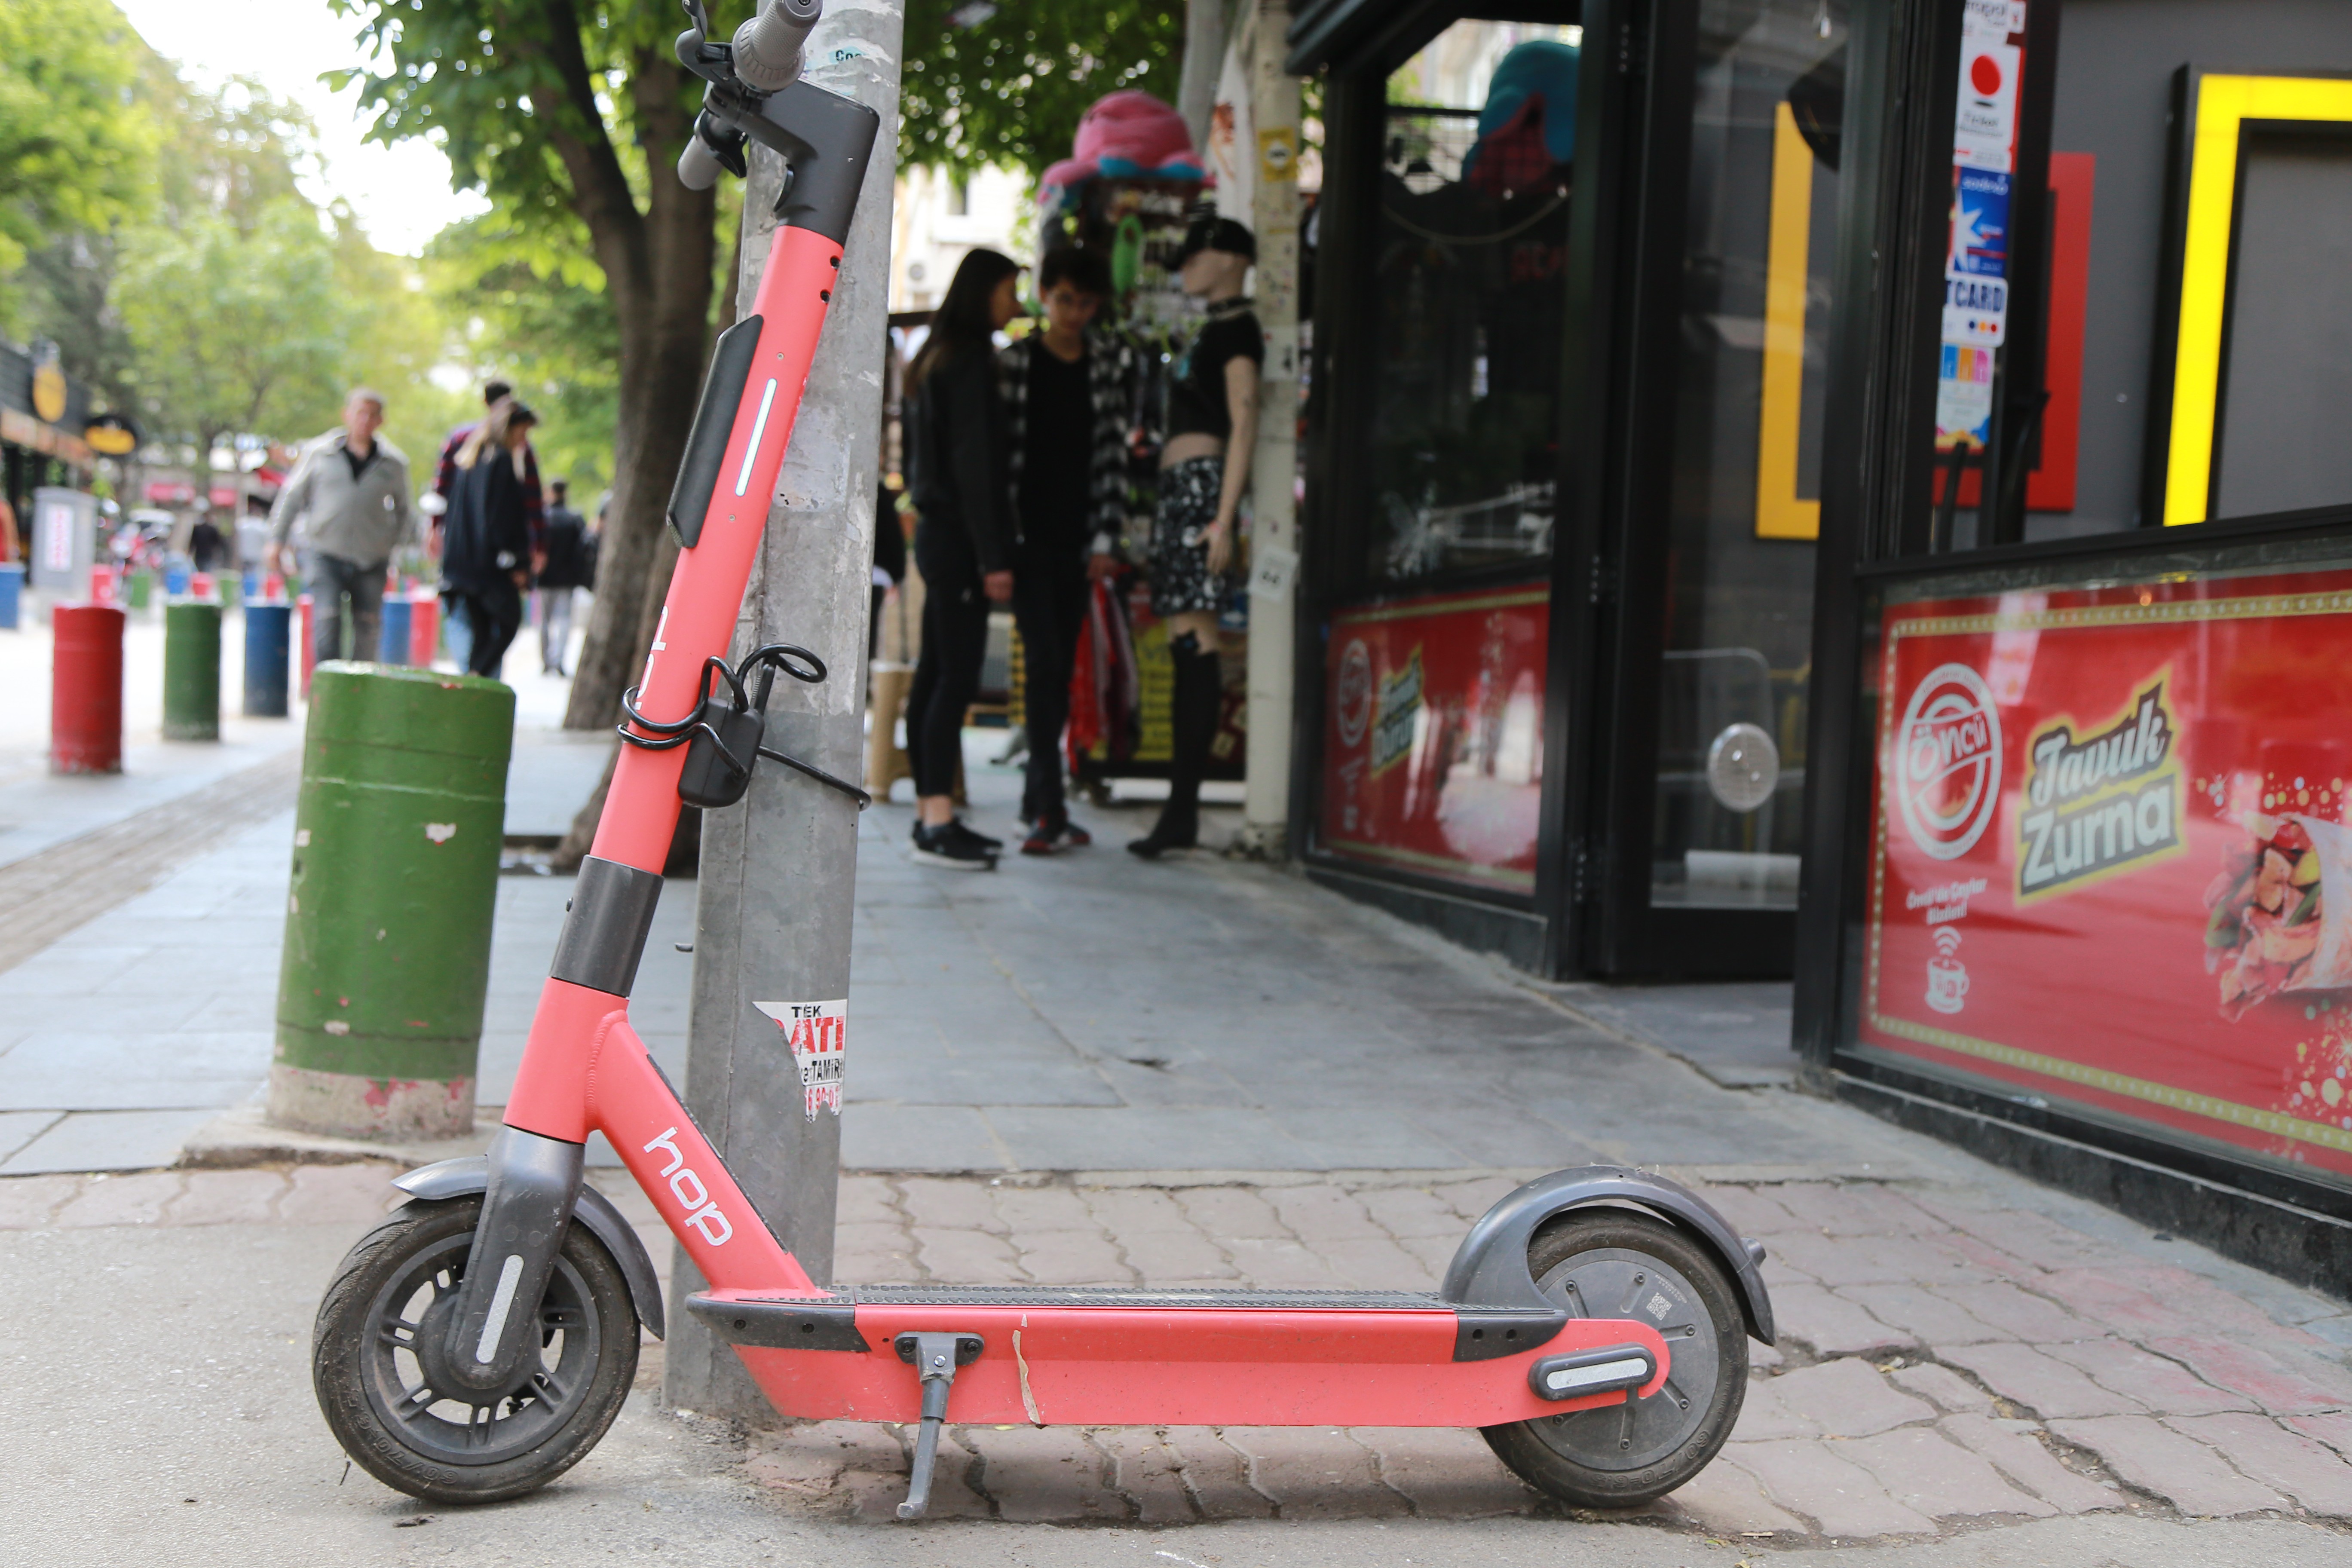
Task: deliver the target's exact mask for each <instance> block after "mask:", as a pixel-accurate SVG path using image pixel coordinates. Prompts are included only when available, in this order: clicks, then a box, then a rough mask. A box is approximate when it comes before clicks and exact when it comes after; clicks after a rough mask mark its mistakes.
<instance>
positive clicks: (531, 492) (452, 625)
mask: <svg viewBox="0 0 2352 1568" xmlns="http://www.w3.org/2000/svg"><path fill="white" fill-rule="evenodd" d="M513 395H514V387H513V386H512V385H511V384H509V383H506V382H503V381H488V382H485V383H483V384H482V405H483V407H484V408H485V409H486V410H487V409H492V408H496V407H497V406H498V405H499V404H500V403H503V402H505V401H506V400H507V399H508V398H510V397H512V396H513ZM480 428H481V421H479V420H476V421H475V422H474V423H472V424H470V425H460V426H457V428H456V429H454V430H452V431H450V432H449V434H448V436H447V437H445V438H444V439H443V440H442V443H441V466H440V468H439V469H438V470H437V471H436V474H435V475H434V479H433V499H432V500H430V501H428V502H427V503H426V508H427V510H430V511H432V513H433V514H434V516H433V546H432V547H433V550H434V551H435V552H436V553H438V552H440V551H441V550H442V549H443V547H444V546H443V538H442V535H443V531H444V525H445V523H446V521H447V515H448V509H449V495H450V492H451V490H452V489H455V488H456V485H457V454H458V452H459V451H461V450H462V449H463V448H464V447H465V445H466V443H467V440H468V439H470V438H471V437H472V436H473V434H474V432H475V431H477V430H478V429H480ZM522 468H523V473H522V486H523V520H524V524H525V526H526V527H527V528H528V529H529V530H530V556H531V560H532V562H533V563H534V565H533V570H537V566H536V563H537V561H538V558H539V556H540V554H541V552H542V551H543V550H544V548H545V545H544V540H545V537H546V527H547V521H546V510H547V509H546V502H545V500H544V498H543V497H542V495H541V490H540V484H539V454H538V453H537V452H536V451H534V450H532V449H531V447H530V446H529V445H528V444H526V445H525V446H524V447H523V449H522ZM444 635H446V637H447V638H448V642H449V652H450V654H451V656H452V657H453V658H456V659H457V664H458V667H459V668H467V665H468V663H469V659H468V657H467V650H468V649H469V647H471V645H472V643H473V632H472V629H471V627H470V626H467V621H466V617H465V614H464V611H463V609H462V608H460V609H459V610H457V611H456V612H454V613H453V614H452V615H451V616H450V617H449V619H448V621H447V622H446V626H445V627H444Z"/></svg>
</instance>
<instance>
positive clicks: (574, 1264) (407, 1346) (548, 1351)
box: [310, 1197, 637, 1503]
mask: <svg viewBox="0 0 2352 1568" xmlns="http://www.w3.org/2000/svg"><path fill="white" fill-rule="evenodd" d="M481 1208H482V1204H481V1200H480V1199H479V1198H472V1197H468V1198H455V1199H450V1200H446V1201H443V1202H425V1201H423V1200H419V1201H416V1202H413V1203H408V1204H404V1205H402V1206H401V1207H399V1208H398V1209H395V1210H394V1212H393V1213H392V1215H391V1216H390V1217H388V1218H387V1219H385V1220H384V1222H383V1224H381V1225H379V1226H376V1227H375V1228H374V1229H373V1230H372V1231H370V1232H369V1233H368V1234H367V1235H366V1236H364V1237H361V1238H360V1241H359V1244H358V1245H357V1246H355V1247H352V1250H351V1251H350V1252H349V1253H348V1254H346V1255H345V1257H344V1258H343V1262H342V1267H341V1268H340V1269H338V1270H337V1271H336V1274H335V1278H334V1280H333V1282H332V1283H331V1284H330V1285H329V1286H328V1287H327V1295H326V1299H325V1300H322V1301H320V1303H319V1318H318V1322H317V1324H316V1326H315V1327H314V1329H313V1330H312V1332H311V1337H310V1377H311V1383H312V1385H313V1386H314V1387H315V1388H316V1390H317V1392H318V1395H319V1408H320V1410H321V1411H323V1412H324V1413H325V1415H326V1417H327V1425H328V1426H330V1427H331V1428H332V1429H333V1431H334V1434H335V1437H336V1440H337V1441H339V1442H340V1443H341V1444H342V1446H343V1451H344V1452H345V1453H347V1454H349V1455H350V1456H351V1457H352V1459H353V1460H354V1461H356V1462H357V1463H358V1464H359V1466H360V1467H361V1468H362V1469H364V1470H366V1471H367V1472H368V1474H370V1475H372V1476H373V1477H375V1479H378V1480H380V1481H382V1482H383V1484H384V1485H386V1486H388V1487H392V1488H394V1489H397V1490H400V1491H404V1492H406V1493H408V1494H409V1495H410V1496H411V1497H418V1498H424V1499H425V1500H429V1501H433V1502H439V1503H466V1502H496V1501H499V1500H501V1499H505V1498H511V1497H519V1496H520V1495H521V1494H522V1493H524V1492H527V1491H530V1490H532V1489H536V1488H538V1487H542V1486H545V1485H546V1484H547V1483H548V1482H549V1481H551V1480H553V1479H555V1478H556V1477H558V1476H560V1475H562V1473H563V1472H564V1471H566V1470H568V1469H570V1468H572V1466H573V1465H575V1464H577V1463H579V1462H580V1460H581V1459H582V1458H583V1457H585V1456H586V1454H587V1452H588V1450H589V1449H591V1448H593V1447H595V1446H596V1441H597V1439H598V1438H600V1437H602V1436H604V1431H605V1428H607V1427H609V1426H612V1424H613V1418H614V1416H615V1415H619V1414H620V1410H621V1403H622V1401H623V1400H625V1399H626V1398H627V1397H628V1394H629V1385H630V1384H631V1383H632V1381H634V1380H635V1376H636V1370H637V1318H636V1310H635V1307H634V1306H633V1305H632V1303H631V1301H630V1300H629V1287H628V1282H627V1280H626V1279H625V1277H624V1276H623V1274H622V1272H621V1269H620V1266H619V1265H618V1264H616V1263H614V1261H613V1258H612V1255H611V1254H610V1253H608V1252H606V1251H605V1250H604V1244H603V1243H602V1242H600V1241H598V1240H597V1239H596V1237H594V1236H593V1234H591V1233H590V1231H589V1230H588V1227H587V1226H579V1225H575V1226H572V1228H571V1230H570V1232H569V1233H568V1234H567V1235H566V1237H565V1238H564V1242H563V1250H562V1252H561V1253H559V1254H558V1255H557V1258H556V1265H555V1273H554V1275H553V1277H552V1278H551V1279H549V1281H548V1285H547V1291H546V1294H545V1295H544V1296H543V1297H542V1298H541V1301H540V1303H539V1323H540V1352H539V1354H538V1355H536V1356H527V1357H525V1358H524V1361H523V1364H522V1365H521V1367H520V1369H519V1370H518V1372H517V1373H516V1378H515V1383H514V1386H513V1387H511V1388H509V1389H506V1390H503V1391H501V1392H499V1393H497V1394H479V1393H476V1392H474V1391H471V1390H466V1389H461V1388H459V1386H458V1385H457V1383H456V1382H455V1380H454V1379H451V1378H449V1377H447V1376H446V1350H445V1346H446V1342H447V1340H448V1337H449V1336H448V1328H449V1319H450V1317H451V1315H452V1314H453V1313H454V1312H455V1311H456V1310H457V1286H458V1283H459V1281H461V1280H462V1279H464V1278H465V1272H466V1256H467V1252H468V1251H470V1250H471V1249H472V1247H473V1241H474V1230H475V1227H476V1226H477V1225H478V1223H479V1220H480V1217H481Z"/></svg>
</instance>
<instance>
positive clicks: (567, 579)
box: [532, 479, 589, 675]
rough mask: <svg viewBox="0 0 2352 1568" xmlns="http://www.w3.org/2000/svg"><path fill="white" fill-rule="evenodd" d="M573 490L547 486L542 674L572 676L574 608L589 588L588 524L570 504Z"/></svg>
mask: <svg viewBox="0 0 2352 1568" xmlns="http://www.w3.org/2000/svg"><path fill="white" fill-rule="evenodd" d="M570 489H571V487H570V486H569V485H568V484H566V483H565V482H564V481H563V480H562V479H551V480H549V481H548V486H547V500H548V506H547V532H546V536H545V539H544V543H545V545H546V550H545V552H543V554H542V555H541V560H542V561H543V563H544V564H542V565H541V567H540V569H539V582H538V586H537V587H536V588H535V589H533V590H532V591H533V592H534V593H535V594H536V595H538V597H539V667H540V673H541V674H542V675H569V674H571V673H572V672H571V671H570V670H568V669H566V668H563V661H564V658H565V656H566V654H568V653H569V652H570V650H571V647H572V602H573V601H574V600H575V599H576V598H578V596H579V594H580V590H581V589H583V588H585V587H586V586H588V584H589V578H588V575H587V571H588V522H587V520H586V519H585V518H583V517H582V516H581V515H580V514H579V513H578V512H576V511H573V510H572V508H571V507H570V506H569V505H568V504H566V495H567V492H568V491H569V490H570Z"/></svg>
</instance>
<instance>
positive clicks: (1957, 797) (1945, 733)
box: [1895, 664, 2000, 860]
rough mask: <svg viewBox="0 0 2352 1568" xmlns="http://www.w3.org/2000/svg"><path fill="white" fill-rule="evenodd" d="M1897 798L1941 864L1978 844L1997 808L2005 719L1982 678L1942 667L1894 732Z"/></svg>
mask: <svg viewBox="0 0 2352 1568" xmlns="http://www.w3.org/2000/svg"><path fill="white" fill-rule="evenodd" d="M1895 800H1896V802H1897V803H1898V804H1899V805H1901V806H1902V808H1903V825H1904V826H1906V827H1908V828H1909V829H1910V830H1911V838H1912V841H1913V842H1914V843H1916V844H1917V845H1918V846H1919V847H1920V848H1922V849H1924V850H1926V851H1927V853H1928V854H1929V855H1931V856H1933V857H1935V858H1937V859H1938V860H1957V859H1958V858H1960V857H1961V856H1963V855H1965V854H1967V853H1968V852H1969V850H1970V849H1972V848H1974V847H1976V842H1977V840H1978V839H1979V838H1981V837H1984V830H1985V829H1986V828H1987V827H1989V826H1991V824H1992V818H1993V813H1994V811H1995V810H1997V809H1998V808H1999V806H2000V715H1999V714H1997V713H1996V712H1994V710H1993V703H1992V692H1991V690H1990V689H1989V688H1988V687H1987V686H1986V685H1985V683H1984V677H1982V676H1980V675H1979V674H1978V673H1977V672H1976V671H1975V670H1974V669H1972V668H1969V666H1967V665H1965V664H1945V665H1938V666H1937V668H1934V669H1931V670H1929V671H1928V672H1927V679H1924V680H1922V681H1920V682H1919V684H1918V686H1917V687H1916V689H1913V691H1912V693H1911V701H1910V704H1909V706H1908V707H1906V708H1905V710H1903V723H1902V726H1901V727H1900V728H1899V729H1897V730H1896V731H1895Z"/></svg>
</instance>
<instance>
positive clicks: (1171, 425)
mask: <svg viewBox="0 0 2352 1568" xmlns="http://www.w3.org/2000/svg"><path fill="white" fill-rule="evenodd" d="M1237 359H1246V360H1249V361H1251V362H1252V363H1256V364H1259V365H1263V364H1265V333H1264V332H1262V331H1259V330H1258V324H1257V317H1256V316H1255V314H1254V313H1252V311H1251V310H1250V308H1249V307H1248V306H1247V305H1246V304H1242V303H1240V302H1238V301H1236V302H1235V304H1234V306H1233V307H1231V308H1228V309H1226V310H1213V311H1211V312H1210V315H1209V320H1208V321H1207V322H1206V323H1205V324H1203V325H1202V328H1201V331H1200V333H1199V335H1197V336H1196V337H1194V338H1193V340H1192V342H1191V343H1190V344H1188V345H1187V346H1186V348H1185V350H1184V352H1183V353H1181V354H1179V355H1177V356H1176V363H1175V365H1174V367H1173V372H1172V374H1171V375H1170V376H1169V378H1168V439H1170V440H1171V441H1172V440H1174V439H1175V438H1176V437H1179V436H1192V435H1205V436H1214V437H1216V438H1217V439H1218V440H1220V441H1223V440H1225V439H1226V438H1228V437H1231V436H1232V435H1233V433H1234V416H1233V406H1232V404H1231V403H1230V401H1229V400H1228V399H1227V398H1226V395H1225V366H1226V365H1228V364H1230V363H1233V362H1234V360H1237Z"/></svg>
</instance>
